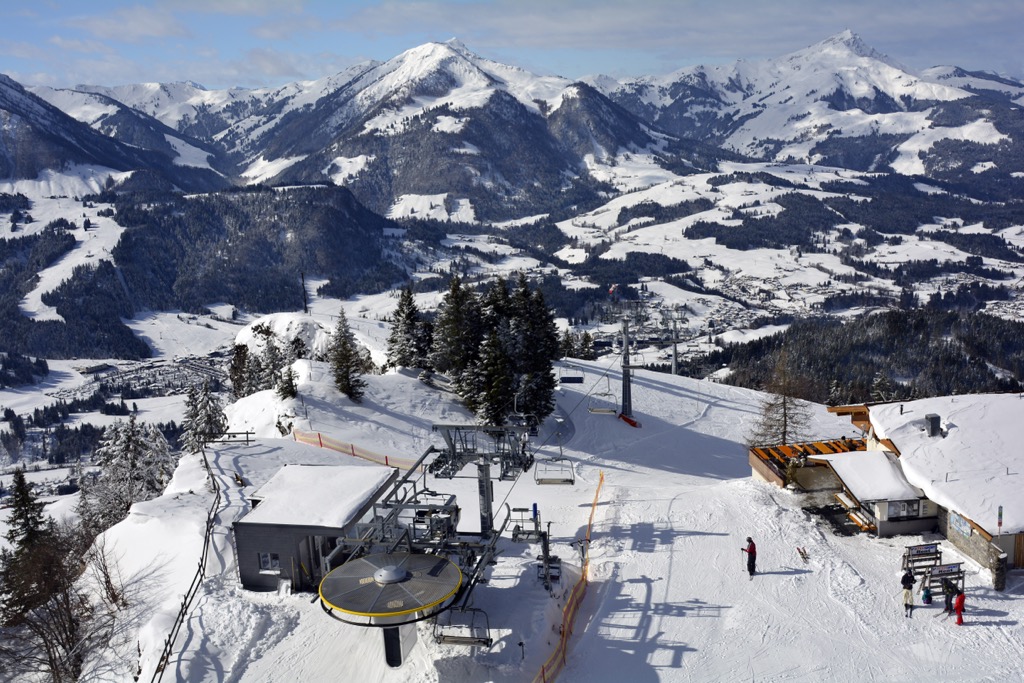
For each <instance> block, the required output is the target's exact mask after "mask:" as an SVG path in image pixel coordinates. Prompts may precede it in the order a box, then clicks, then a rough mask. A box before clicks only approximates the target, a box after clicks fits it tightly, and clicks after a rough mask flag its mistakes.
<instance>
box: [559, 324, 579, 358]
mask: <svg viewBox="0 0 1024 683" xmlns="http://www.w3.org/2000/svg"><path fill="white" fill-rule="evenodd" d="M558 353H559V357H561V358H579V356H578V355H576V353H577V351H576V337H575V336H574V335H573V333H572V332H571V331H570V330H569V329H566V330H564V331H563V332H562V340H561V342H559V345H558Z"/></svg>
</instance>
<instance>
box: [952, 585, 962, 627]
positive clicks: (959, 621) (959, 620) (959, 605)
mask: <svg viewBox="0 0 1024 683" xmlns="http://www.w3.org/2000/svg"><path fill="white" fill-rule="evenodd" d="M953 609H955V610H956V625H957V626H963V625H964V592H963V591H961V590H958V591H957V592H956V602H955V603H954V605H953Z"/></svg>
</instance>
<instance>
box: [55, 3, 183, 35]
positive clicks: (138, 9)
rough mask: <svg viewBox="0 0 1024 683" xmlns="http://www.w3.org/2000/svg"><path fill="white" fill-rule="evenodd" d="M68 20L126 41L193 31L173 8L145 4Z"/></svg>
mask: <svg viewBox="0 0 1024 683" xmlns="http://www.w3.org/2000/svg"><path fill="white" fill-rule="evenodd" d="M66 24H67V25H68V26H73V27H77V28H81V29H84V30H85V31H86V32H88V33H90V34H92V35H93V36H95V37H97V38H99V39H101V40H111V41H119V42H125V43H137V42H140V41H143V40H146V39H148V38H169V37H188V36H189V35H190V32H189V30H188V28H187V27H186V26H185V25H184V24H183V23H181V21H179V20H178V19H177V18H176V17H175V16H174V15H173V14H172V13H171V12H169V11H167V10H165V9H158V8H155V7H145V6H142V5H134V6H132V7H123V8H121V9H118V10H116V11H114V12H112V13H110V14H105V15H94V16H79V17H75V18H72V19H69V20H67V22H66Z"/></svg>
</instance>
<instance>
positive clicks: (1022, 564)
mask: <svg viewBox="0 0 1024 683" xmlns="http://www.w3.org/2000/svg"><path fill="white" fill-rule="evenodd" d="M1013 566H1014V567H1016V568H1017V569H1022V568H1024V534H1017V535H1016V537H1015V538H1014V541H1013Z"/></svg>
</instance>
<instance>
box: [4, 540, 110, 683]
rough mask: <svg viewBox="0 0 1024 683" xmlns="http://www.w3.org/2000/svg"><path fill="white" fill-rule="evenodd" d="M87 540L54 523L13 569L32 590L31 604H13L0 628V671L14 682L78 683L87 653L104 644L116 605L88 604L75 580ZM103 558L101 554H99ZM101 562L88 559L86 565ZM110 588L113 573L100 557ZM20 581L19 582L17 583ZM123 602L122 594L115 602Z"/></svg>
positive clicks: (84, 590)
mask: <svg viewBox="0 0 1024 683" xmlns="http://www.w3.org/2000/svg"><path fill="white" fill-rule="evenodd" d="M86 543H87V538H86V537H85V536H84V535H83V534H82V531H81V529H79V528H77V527H74V526H72V525H70V524H66V523H65V524H54V525H52V526H51V527H50V529H49V531H48V535H47V538H46V539H45V542H43V543H39V544H36V546H35V547H34V548H33V549H32V551H31V553H30V554H25V555H24V556H23V561H22V562H21V563H20V564H19V565H18V567H17V570H18V573H19V574H22V573H25V574H27V576H26V577H22V578H24V579H25V581H30V582H31V583H32V585H33V587H34V595H33V596H32V597H33V600H32V601H31V603H20V604H18V603H14V604H9V605H8V607H17V609H7V610H5V613H4V622H3V625H2V627H0V670H2V671H4V672H5V673H6V674H9V675H11V676H12V680H20V679H21V678H23V677H26V676H31V675H36V676H38V675H45V676H48V677H49V679H50V680H51V681H53V682H54V683H65V682H70V681H76V680H78V678H79V676H80V675H81V673H82V668H83V665H84V662H85V659H86V657H87V655H88V654H89V653H90V652H91V651H93V650H94V649H96V648H98V647H101V646H102V645H103V644H104V643H105V642H106V640H107V638H108V636H109V633H110V630H111V627H112V625H113V623H114V619H113V612H115V611H116V610H117V609H118V607H119V605H118V604H113V603H111V602H109V601H108V600H107V596H106V595H103V594H102V593H101V594H100V599H99V600H93V599H92V598H91V597H90V595H91V593H90V591H88V590H87V588H86V587H85V586H84V585H83V584H82V582H81V581H80V579H81V578H82V575H83V572H84V571H85V569H86V566H87V563H86V562H85V561H83V559H82V558H83V557H84V556H87V555H88V553H86V552H85V551H84V548H83V546H85V545H86ZM102 555H103V557H104V558H106V553H102ZM98 562H101V559H100V557H99V556H94V558H93V559H92V560H91V564H92V565H93V566H94V567H96V564H97V563H98ZM102 562H103V563H104V564H106V567H102V568H97V569H95V571H99V572H100V573H104V572H105V573H106V574H107V575H108V576H109V577H110V578H111V582H112V585H116V581H115V578H116V577H117V576H118V572H117V571H116V570H115V569H113V568H112V567H111V566H110V565H109V561H108V560H107V559H102ZM25 581H19V585H21V584H24V583H25ZM120 602H121V604H124V599H123V596H122V597H121V598H120Z"/></svg>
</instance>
